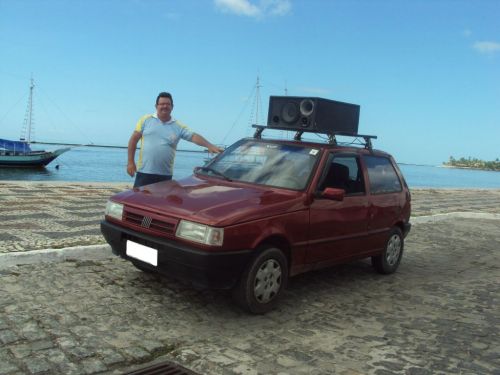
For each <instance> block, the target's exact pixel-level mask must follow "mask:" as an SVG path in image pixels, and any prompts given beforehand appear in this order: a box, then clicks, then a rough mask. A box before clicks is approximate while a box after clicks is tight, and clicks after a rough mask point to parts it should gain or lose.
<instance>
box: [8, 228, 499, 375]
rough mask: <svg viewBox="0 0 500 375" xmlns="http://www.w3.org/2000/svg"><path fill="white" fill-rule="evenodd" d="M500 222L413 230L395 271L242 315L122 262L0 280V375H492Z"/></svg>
mask: <svg viewBox="0 0 500 375" xmlns="http://www.w3.org/2000/svg"><path fill="white" fill-rule="evenodd" d="M499 233H500V221H499V220H485V219H480V220H474V221H470V220H465V219H451V220H444V221H440V222H438V223H434V224H417V225H415V227H414V228H413V232H412V233H411V234H410V235H409V237H408V238H407V243H406V253H405V257H404V260H403V263H402V264H401V266H400V268H399V270H398V272H396V273H395V274H393V275H389V276H382V275H379V274H377V273H375V272H374V271H373V270H372V269H371V267H370V265H369V264H368V263H367V262H364V261H363V262H356V263H352V264H349V265H343V266H338V267H334V268H332V269H328V270H322V271H319V272H314V273H309V274H306V275H302V276H299V277H297V278H295V279H292V281H291V283H290V287H289V289H288V290H287V292H286V294H285V296H284V299H283V300H282V303H281V305H280V306H279V308H278V309H277V310H276V311H273V312H271V313H268V314H267V315H264V316H252V315H247V314H245V313H243V312H242V311H240V310H239V309H238V308H236V307H235V306H234V305H233V304H232V302H231V299H230V297H229V295H228V293H225V292H216V291H201V290H194V289H191V288H189V287H187V286H185V285H183V284H181V283H179V282H176V281H174V280H170V279H165V278H163V279H162V278H159V277H156V276H152V275H148V274H144V273H141V272H140V271H138V270H136V269H135V268H134V267H133V266H131V265H130V264H128V263H127V262H125V261H122V260H120V259H117V258H114V259H110V260H101V261H72V262H62V263H54V264H48V263H45V264H44V263H41V264H38V265H28V266H20V267H12V268H8V269H6V270H4V271H1V273H0V294H1V295H2V297H1V298H0V344H1V347H0V374H98V373H103V374H121V373H123V372H124V371H127V370H130V369H132V368H134V366H138V365H145V364H147V363H149V362H151V361H153V360H155V359H156V360H158V359H169V360H172V361H174V362H177V363H179V364H181V365H184V366H186V367H187V368H190V369H192V370H195V371H198V372H199V373H200V374H214V375H215V374H345V375H355V374H379V375H386V374H471V375H472V374H475V375H476V374H500V370H499V369H500V313H499V311H500V288H499V287H500V285H499V284H500V257H499V255H498V251H499V248H500V238H499V237H500V236H499Z"/></svg>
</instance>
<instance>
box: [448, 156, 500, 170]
mask: <svg viewBox="0 0 500 375" xmlns="http://www.w3.org/2000/svg"><path fill="white" fill-rule="evenodd" d="M443 164H444V165H446V166H450V167H457V168H473V169H486V170H490V171H500V160H499V159H498V158H496V160H494V161H484V160H480V159H476V158H471V157H470V156H469V157H468V158H467V159H466V158H460V159H455V158H454V157H453V156H450V159H449V160H448V161H447V162H444V163H443Z"/></svg>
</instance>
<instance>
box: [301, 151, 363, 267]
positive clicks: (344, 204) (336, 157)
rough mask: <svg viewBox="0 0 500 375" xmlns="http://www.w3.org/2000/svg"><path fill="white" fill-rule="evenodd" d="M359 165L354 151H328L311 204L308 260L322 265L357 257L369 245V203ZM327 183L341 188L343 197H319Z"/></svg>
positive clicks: (329, 185)
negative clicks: (367, 236)
mask: <svg viewBox="0 0 500 375" xmlns="http://www.w3.org/2000/svg"><path fill="white" fill-rule="evenodd" d="M360 165H361V164H360V160H359V156H358V155H356V154H334V153H331V154H330V155H329V157H328V160H327V163H326V165H325V167H324V170H323V171H322V177H321V179H320V180H319V183H318V186H317V188H316V193H315V198H314V201H313V202H312V203H311V206H310V228H309V234H310V236H309V246H308V252H307V258H306V259H307V263H309V264H311V263H318V265H319V266H321V265H328V264H334V263H336V262H337V261H340V260H345V259H346V258H356V256H357V254H359V253H361V252H363V251H364V249H365V248H366V247H367V246H368V245H369V244H368V241H367V240H366V238H365V235H366V233H367V230H368V220H369V216H368V209H369V204H368V198H367V194H366V188H365V182H364V174H363V173H362V170H361V168H360ZM327 187H333V188H338V189H343V190H344V191H345V196H344V198H343V199H342V200H341V201H338V200H332V199H328V198H324V197H322V196H321V193H322V191H324V189H325V188H327Z"/></svg>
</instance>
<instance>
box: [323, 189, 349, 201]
mask: <svg viewBox="0 0 500 375" xmlns="http://www.w3.org/2000/svg"><path fill="white" fill-rule="evenodd" d="M344 195H345V190H344V189H337V188H331V187H327V188H326V189H325V190H323V192H322V193H321V196H322V197H323V198H326V199H331V200H334V201H343V200H344Z"/></svg>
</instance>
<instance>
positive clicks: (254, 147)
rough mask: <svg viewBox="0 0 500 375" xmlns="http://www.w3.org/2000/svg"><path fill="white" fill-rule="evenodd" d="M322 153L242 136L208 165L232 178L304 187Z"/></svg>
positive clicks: (271, 184) (317, 150)
mask: <svg viewBox="0 0 500 375" xmlns="http://www.w3.org/2000/svg"><path fill="white" fill-rule="evenodd" d="M319 154H320V150H319V149H317V148H312V147H305V146H301V145H290V144H281V143H272V142H265V141H257V140H242V141H241V142H238V143H236V144H235V145H233V146H231V147H230V148H228V149H226V150H225V151H224V153H223V154H222V155H220V156H219V157H218V158H216V159H215V160H214V161H213V162H212V163H210V164H209V165H207V166H209V167H210V169H212V170H214V171H216V172H217V173H222V174H223V175H224V176H225V177H227V178H229V179H231V180H233V181H243V182H250V183H256V184H262V185H270V186H277V187H282V188H287V189H295V190H302V189H305V187H306V185H307V182H308V181H309V179H310V177H311V174H312V171H313V169H314V166H315V164H316V161H317V159H318V157H319ZM207 173H210V172H207Z"/></svg>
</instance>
